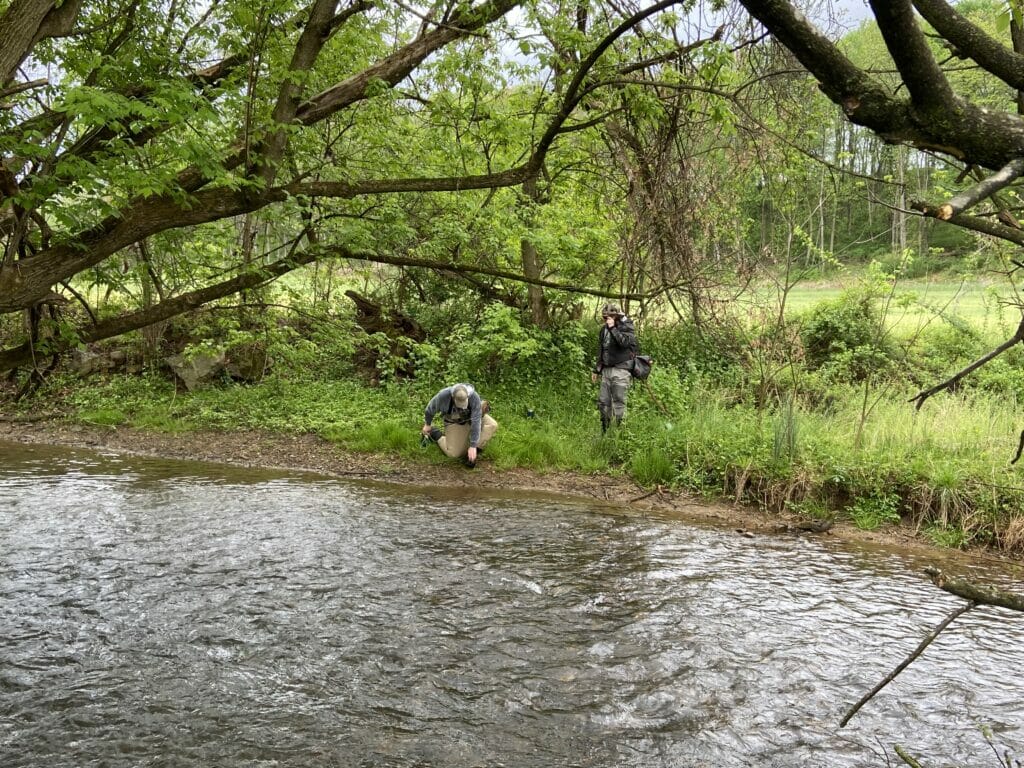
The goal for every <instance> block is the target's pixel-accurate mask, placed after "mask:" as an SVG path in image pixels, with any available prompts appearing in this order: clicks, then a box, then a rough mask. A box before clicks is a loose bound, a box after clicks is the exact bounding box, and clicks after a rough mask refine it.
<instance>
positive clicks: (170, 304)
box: [0, 252, 354, 372]
mask: <svg viewBox="0 0 1024 768" xmlns="http://www.w3.org/2000/svg"><path fill="white" fill-rule="evenodd" d="M353 255H354V254H353ZM322 256H323V254H322V253H316V254H314V253H312V252H306V253H302V254H299V255H296V256H289V257H287V258H283V259H279V260H278V261H276V262H274V263H273V264H268V265H267V266H264V267H259V268H255V269H251V270H249V271H248V272H244V273H242V274H240V275H237V276H235V277H233V278H231V279H230V280H225V281H223V282H220V283H217V284H215V285H210V286H207V287H205V288H200V289H198V290H195V291H190V292H189V293H183V294H181V295H180V296H175V297H174V298H171V299H167V300H165V301H161V302H159V303H158V304H154V305H152V306H150V307H146V308H145V309H141V310H139V311H137V312H129V313H128V314H125V315H120V316H118V317H112V318H108V319H105V320H101V321H99V322H98V323H96V324H95V325H92V326H90V327H88V328H86V329H84V330H82V331H80V332H79V334H78V338H77V339H76V340H75V341H76V342H77V343H84V344H88V343H90V342H94V341H102V340H103V339H109V338H113V337H114V336H120V335H121V334H123V333H128V332H129V331H136V330H138V329H140V328H145V327H146V326H149V325H153V323H157V322H160V321H161V320H167V319H169V318H172V317H177V316H178V315H180V314H183V313H185V312H188V311H189V310H192V309H196V308H197V307H200V306H202V305H203V304H206V303H207V302H210V301H214V300H215V299H220V298H223V297H224V296H230V295H232V294H235V293H239V292H240V291H244V290H250V289H252V288H256V287H259V286H261V285H264V284H265V283H269V282H271V281H272V280H274V279H276V278H278V277H280V276H281V275H284V274H287V273H288V272H291V271H292V270H293V269H296V268H297V267H300V266H302V265H303V264H309V263H311V262H313V261H315V260H316V259H318V258H320V257H322ZM47 343H48V346H47V349H46V354H48V355H49V354H58V353H61V352H65V351H67V350H68V349H70V348H71V346H73V344H72V343H71V342H69V341H66V340H63V339H49V340H47ZM36 353H37V350H36V349H35V348H34V346H33V344H31V343H29V342H26V343H25V344H21V345H20V346H17V347H11V348H9V349H5V350H3V351H0V372H2V371H10V370H13V369H14V368H21V367H24V366H27V365H30V364H32V362H33V360H34V358H35V356H36Z"/></svg>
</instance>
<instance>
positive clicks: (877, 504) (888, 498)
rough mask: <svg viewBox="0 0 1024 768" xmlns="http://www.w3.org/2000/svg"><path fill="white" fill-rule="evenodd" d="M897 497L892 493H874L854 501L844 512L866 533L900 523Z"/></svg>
mask: <svg viewBox="0 0 1024 768" xmlns="http://www.w3.org/2000/svg"><path fill="white" fill-rule="evenodd" d="M899 504H900V499H899V496H898V495H896V494H894V493H881V492H879V493H876V494H872V495H870V496H863V497H861V498H858V499H856V500H855V501H854V502H853V503H852V504H850V506H849V507H847V509H846V512H847V514H849V515H850V519H852V520H853V523H854V525H856V526H857V527H858V528H860V529H862V530H866V531H873V530H874V529H876V528H878V527H880V526H882V525H885V524H893V523H899V522H900V514H899Z"/></svg>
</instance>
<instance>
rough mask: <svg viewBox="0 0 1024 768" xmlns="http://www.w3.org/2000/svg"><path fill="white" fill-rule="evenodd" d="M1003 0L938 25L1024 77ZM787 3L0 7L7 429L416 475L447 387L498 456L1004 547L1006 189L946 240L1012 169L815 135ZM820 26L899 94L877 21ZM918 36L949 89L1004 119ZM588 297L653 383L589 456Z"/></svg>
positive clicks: (1011, 95) (993, 98)
mask: <svg viewBox="0 0 1024 768" xmlns="http://www.w3.org/2000/svg"><path fill="white" fill-rule="evenodd" d="M872 5H873V6H879V5H880V4H877V3H875V4H872ZM892 5H893V6H894V7H895V6H903V5H906V7H907V8H908V9H909V8H910V3H909V2H908V3H905V4H904V3H893V4H892ZM915 5H916V6H918V11H919V13H921V14H925V13H926V11H925V9H924V8H923V6H942V7H943V8H942V9H940V10H942V12H944V13H945V12H946V11H945V10H943V9H950V6H947V5H946V4H945V3H933V2H928V3H925V2H922V3H916V4H915ZM1017 5H1018V4H1017V3H1010V4H1007V3H1005V2H1002V0H967V1H965V2H961V3H959V4H957V5H956V8H955V12H954V11H951V12H952V13H955V18H956V19H963V20H965V21H966V22H968V23H969V24H971V25H973V26H974V28H977V29H980V30H982V31H983V32H985V33H986V34H987V35H988V36H990V38H991V39H992V40H997V41H1003V42H1001V43H1000V45H1004V46H1005V48H1006V51H1007V52H1012V51H1016V50H1018V47H1017V46H1018V44H1019V43H1020V41H1021V40H1024V34H1022V33H1021V31H1020V30H1021V26H1020V15H1019V8H1018V7H1017ZM782 6H786V7H788V6H789V4H788V3H757V2H747V3H736V4H728V3H720V2H668V1H666V2H660V3H634V2H577V1H573V2H568V1H566V2H510V1H504V2H501V1H497V0H495V1H493V2H477V3H471V2H447V3H446V2H438V3H391V2H387V3H381V2H358V1H356V0H351V1H350V2H337V1H336V0H331V1H327V0H314V2H312V3H311V4H310V5H308V6H306V5H303V4H301V3H295V2H293V0H276V1H274V2H259V3H252V2H247V3H240V2H236V1H235V0H223V1H222V2H212V3H192V2H174V3H170V4H166V3H159V2H150V1H149V0H128V1H127V2H121V0H81V1H80V2H79V1H78V0H68V1H66V2H65V3H63V4H62V5H60V6H57V5H55V4H54V3H48V2H40V0H0V43H3V44H2V45H0V50H2V51H3V53H2V54H0V77H2V79H0V238H2V239H0V243H2V246H3V248H4V252H3V261H2V263H0V312H2V313H4V314H2V315H0V371H3V372H4V373H5V375H6V385H5V386H6V389H5V392H4V397H5V399H6V401H7V406H6V407H7V410H8V411H9V412H10V413H12V414H17V413H21V414H23V415H24V414H34V415H36V416H38V415H39V414H58V413H59V414H61V415H69V416H71V417H73V418H76V419H79V420H82V421H86V422H91V423H98V424H107V425H121V424H130V425H134V426H139V427H143V428H148V429H157V430H181V429H195V428H224V429H234V428H261V429H272V430H284V431H299V432H314V433H316V434H319V435H321V436H323V437H325V438H327V439H329V440H333V441H337V442H339V443H341V444H342V445H344V446H346V447H348V448H351V449H355V450H361V451H371V452H398V453H402V454H406V455H422V456H423V459H424V460H438V459H436V458H435V457H434V455H433V454H429V455H428V454H421V453H420V448H419V440H418V438H419V433H418V426H419V424H420V421H421V418H422V408H423V405H424V404H425V402H426V400H427V399H429V397H430V396H431V395H432V394H433V393H434V392H436V391H437V389H438V388H439V387H441V386H444V385H446V384H450V383H452V382H454V381H460V380H466V381H471V382H473V383H474V384H475V385H476V386H477V388H478V389H480V390H481V391H482V392H483V393H484V396H485V397H488V398H489V399H490V400H491V402H492V404H493V407H494V415H495V417H496V418H497V419H498V420H499V422H501V423H502V430H501V431H500V432H499V434H498V436H497V437H496V438H495V440H494V442H493V443H492V447H489V449H488V461H493V462H494V464H495V465H497V466H499V467H517V466H527V467H532V468H537V469H567V470H577V471H584V472H598V471H600V472H609V471H610V472H625V473H628V474H629V475H630V476H631V477H633V478H634V479H635V480H636V481H637V482H638V483H640V484H641V485H644V486H647V487H654V486H657V485H664V486H673V487H682V488H688V489H691V490H694V491H698V492H701V493H706V494H708V495H710V496H714V497H722V496H725V497H727V498H734V499H736V500H741V501H749V502H753V503H756V504H760V505H762V506H764V507H765V508H768V509H771V510H774V511H788V512H795V513H799V514H802V515H805V516H810V517H831V516H835V515H843V516H847V517H849V518H851V519H852V520H854V521H855V522H856V524H857V525H860V526H862V527H868V528H869V527H875V526H878V525H882V524H885V523H892V522H899V521H901V520H903V521H904V522H912V523H913V524H914V525H916V526H918V527H919V528H920V529H921V530H922V531H923V532H924V533H926V535H928V536H929V537H930V538H931V539H932V540H933V541H935V542H937V543H940V544H945V545H950V546H966V545H968V544H971V543H984V544H993V545H996V546H1000V547H1003V548H1006V549H1010V550H1018V551H1020V550H1021V549H1024V517H1021V516H1020V512H1019V510H1020V509H1022V508H1024V504H1022V502H1024V483H1022V482H1021V480H1020V479H1019V477H1018V471H1017V470H1016V468H1015V465H1014V464H1011V463H1010V462H1011V459H1013V458H1014V451H1015V449H1016V447H1017V442H1018V440H1017V435H1018V433H1019V432H1020V428H1021V426H1022V420H1021V418H1020V416H1019V414H1018V408H1019V402H1020V400H1021V399H1022V398H1024V370H1022V368H1021V350H1020V345H1019V344H1017V343H1016V342H1019V341H1020V338H1019V337H1015V336H1014V329H1017V328H1018V324H1019V323H1020V322H1021V313H1020V310H1019V307H1020V303H1019V297H1018V295H1017V291H1016V286H1015V280H1014V278H1015V272H1016V270H1017V269H1018V266H1019V265H1018V263H1017V262H1016V261H1014V259H1015V258H1017V257H1016V256H1015V249H1016V248H1017V247H1018V242H1015V241H1014V237H1016V236H1012V235H1011V236H1007V235H1006V232H1003V231H1002V230H1000V231H999V232H996V233H995V234H996V236H993V232H992V231H990V230H991V229H992V227H993V226H1002V227H1003V229H1006V230H1009V229H1015V230H1019V229H1020V228H1019V226H1018V225H1017V224H1016V218H1015V217H1016V210H1017V209H1018V207H1019V199H1018V195H1017V193H1016V192H1015V191H1014V188H1013V186H1012V184H1005V185H1002V186H1000V187H999V188H998V189H997V190H993V191H992V193H991V194H986V195H983V196H982V197H983V198H984V200H985V201H986V202H985V205H986V206H988V207H987V208H986V209H985V210H984V211H978V212H977V213H976V217H977V218H978V220H979V221H980V222H990V223H991V222H995V223H994V224H982V223H978V224H977V225H976V226H969V224H970V222H971V221H973V219H971V220H967V219H965V218H964V217H963V216H961V210H962V209H963V207H964V206H962V205H954V206H953V208H954V209H955V210H954V214H953V216H952V217H950V216H945V215H937V214H936V213H935V210H934V205H935V204H938V203H942V202H945V201H947V200H950V199H951V198H952V199H953V201H954V202H955V201H956V200H959V199H960V198H958V197H957V195H958V194H964V192H963V191H964V190H965V189H966V190H967V191H968V193H969V192H970V190H971V188H972V185H974V184H978V185H981V184H984V183H986V178H987V176H986V174H987V173H988V172H989V170H998V169H999V167H1000V165H999V164H993V163H992V162H988V159H987V158H986V157H984V156H983V155H984V148H985V141H984V140H982V141H981V142H980V143H979V145H980V146H981V147H982V149H981V150H979V158H980V159H979V160H978V161H977V162H975V161H973V160H972V156H971V154H970V151H969V150H964V151H962V152H961V151H960V150H955V151H951V150H949V149H948V147H946V146H945V145H940V143H939V142H938V141H937V139H935V138H933V137H930V136H924V135H923V133H922V132H921V131H920V130H917V129H915V131H916V132H915V131H912V130H911V129H909V128H908V129H907V130H906V132H905V133H899V132H897V131H895V130H887V129H880V128H879V127H878V125H876V124H864V121H863V120H861V118H860V117H859V116H858V115H857V114H854V113H855V112H856V110H857V109H858V108H859V107H858V106H850V105H848V104H844V107H843V108H840V107H838V106H837V98H836V97H834V96H833V94H832V93H831V92H830V90H829V86H828V84H827V83H825V82H824V79H823V77H822V75H821V74H820V73H818V72H813V71H809V69H810V70H813V65H810V64H808V61H807V56H808V55H809V54H806V53H805V54H804V55H803V56H801V50H804V49H801V47H800V45H799V41H797V42H796V43H794V42H793V40H792V39H791V38H788V37H787V36H786V33H785V30H784V29H782V27H781V26H780V27H779V28H775V27H773V26H772V24H773V22H772V20H771V19H770V18H768V16H767V15H762V16H760V17H759V18H760V21H759V20H755V18H753V17H752V16H751V15H750V14H751V13H753V14H755V15H757V14H758V13H759V12H762V11H763V14H768V13H769V12H775V9H776V7H782ZM803 7H804V8H805V10H806V12H807V15H808V18H809V19H810V20H811V21H812V22H813V24H814V25H816V26H817V28H818V29H820V30H821V31H822V33H823V35H824V36H825V37H827V39H828V40H830V41H832V43H834V46H835V50H836V51H837V52H838V54H837V55H841V56H842V57H844V58H843V59H842V60H843V61H845V62H848V63H849V65H850V67H852V68H855V70H856V72H859V73H863V76H864V77H868V78H870V80H871V83H872V87H877V88H878V89H881V90H882V91H884V92H885V93H887V94H889V95H890V96H891V98H901V97H902V96H905V95H906V93H907V91H908V90H909V91H910V92H911V93H912V99H911V101H913V102H915V105H916V106H920V105H917V104H916V101H917V98H918V97H917V93H918V92H917V91H916V90H915V84H914V83H913V82H912V81H911V80H910V78H909V76H908V75H907V69H908V68H905V67H904V66H903V64H902V62H900V61H898V60H895V61H894V59H893V53H892V52H891V51H892V50H893V46H892V45H891V44H888V45H887V43H886V33H885V30H886V27H885V24H886V23H887V21H888V20H887V19H883V18H882V16H881V15H880V14H881V12H880V11H876V14H878V18H877V19H876V18H875V17H874V16H871V15H868V16H867V17H866V18H864V19H860V18H850V17H848V16H844V15H843V14H842V13H841V12H840V11H839V10H837V9H836V8H833V7H832V5H831V4H830V3H827V2H815V3H804V4H803ZM766 9H767V10H766ZM748 11H749V13H748ZM780 18H781V17H780ZM950 18H953V17H950ZM779 23H780V24H782V23H783V22H779ZM794 23H795V22H794ZM762 24H764V25H766V26H767V27H768V28H769V31H771V32H772V33H773V34H772V35H769V34H768V33H767V32H766V27H765V26H763V25H762ZM919 24H920V26H921V29H922V30H924V32H925V34H922V37H921V40H922V41H924V42H923V43H922V45H923V46H926V51H927V55H929V56H930V57H931V58H932V60H933V61H934V63H935V66H936V67H938V68H941V70H942V75H943V77H944V78H945V81H946V83H947V84H948V87H949V88H950V89H951V91H952V92H955V93H963V94H969V95H970V100H971V104H972V105H973V106H975V107H977V108H978V109H979V110H981V112H982V113H984V114H1000V115H1006V116H1014V117H1015V116H1016V115H1015V113H1017V112H1018V111H1019V110H1018V102H1020V103H1022V104H1024V101H1021V97H1020V95H1019V94H1020V91H1019V90H1017V88H1018V86H1017V85H1015V84H1013V83H1008V82H1007V81H1006V79H1005V78H1002V79H1001V78H1000V77H998V76H996V75H994V74H993V73H992V72H991V71H990V70H991V67H983V66H979V64H978V63H977V61H976V60H975V59H972V58H971V57H969V56H968V55H967V54H966V53H965V52H964V49H963V48H962V47H958V46H956V45H954V44H953V43H951V42H950V37H949V35H948V34H946V33H945V32H943V33H942V34H938V33H937V32H936V31H935V30H934V29H933V27H932V26H931V24H930V22H928V21H925V20H924V19H920V20H919ZM780 41H781V42H780ZM908 47H910V46H908ZM806 50H810V49H806ZM922 55H924V54H923V53H922ZM897 58H898V57H897ZM844 66H846V65H845V64H844ZM864 103H867V100H865V102H864ZM844 110H845V112H844ZM919 111H920V110H919ZM929 119H931V120H933V122H935V123H937V124H941V123H942V120H941V119H938V118H935V117H931V118H929ZM868 122H870V120H868ZM951 130H952V129H951ZM1017 130H1018V129H1017V128H1016V127H1014V126H1011V127H1010V128H1007V129H1006V135H1008V136H1011V137H1012V136H1016V135H1017V134H1016V133H1014V131H1017ZM991 135H993V136H994V134H991ZM990 143H991V144H992V145H993V147H994V146H995V145H996V144H997V143H998V142H996V141H995V140H994V139H993V140H992V141H991V142H990ZM1018 145H1019V146H1024V144H1020V143H1019V144H1018ZM936 147H939V148H938V149H936ZM954 149H955V148H954ZM992 154H993V155H995V154H996V152H995V149H994V148H993V149H992ZM986 163H987V166H986ZM982 168H987V170H984V171H983V170H981V169H982ZM1019 173H1020V171H1019V170H1018V171H1017V174H1016V175H1019ZM1016 175H1014V176H1013V177H1012V178H1011V180H1010V181H1011V182H1012V181H1015V180H1016ZM986 191H988V189H987V188H986ZM997 192H998V194H997ZM977 202H978V201H977V200H974V201H973V202H972V203H971V205H974V204H976V203H977ZM958 217H959V219H958ZM943 218H946V219H950V218H952V220H951V221H941V220H940V219H943ZM957 224H959V225H960V226H957ZM607 299H612V300H615V301H617V302H620V303H622V304H623V305H624V307H625V308H626V310H627V312H628V313H629V314H630V315H631V316H632V317H633V318H634V319H635V320H636V322H637V324H638V328H639V331H640V338H641V343H642V346H643V351H644V352H646V353H648V354H651V355H652V356H653V357H654V359H655V361H656V363H655V371H654V373H653V374H652V376H651V378H650V380H649V381H648V382H646V383H644V384H643V385H641V384H639V383H636V384H635V386H634V388H633V391H632V394H631V398H630V404H629V407H630V412H629V416H628V418H627V420H626V422H625V423H624V425H623V427H622V428H621V429H619V430H616V431H613V432H612V433H611V434H610V435H609V436H606V437H602V436H601V434H600V429H599V420H598V415H597V411H596V408H595V405H594V398H595V396H596V390H595V388H594V387H593V386H592V385H591V384H590V379H589V373H590V369H591V367H592V365H593V358H594V355H595V352H596V350H595V344H596V332H597V327H598V309H599V307H600V306H601V305H602V304H603V303H604V301H605V300H607ZM1006 339H1010V340H1011V342H1014V343H1011V344H1008V345H1006V347H1005V349H1004V350H1002V351H1004V352H1005V353H1004V354H1001V355H999V356H998V357H995V358H993V359H991V360H989V361H987V362H986V364H985V365H984V366H982V367H979V368H978V369H977V370H975V371H973V372H972V373H971V375H969V376H964V377H963V378H960V379H957V380H956V381H952V382H951V383H949V386H947V387H945V389H949V390H951V391H950V392H948V393H943V394H941V395H940V396H938V397H936V398H935V399H933V400H932V399H929V398H930V396H931V394H933V393H931V392H928V389H927V388H929V387H931V386H932V385H935V384H937V383H938V382H941V381H942V380H943V379H945V378H946V377H947V376H948V375H950V374H952V373H953V372H955V371H958V370H960V369H962V368H964V366H966V365H967V364H968V363H970V362H971V361H972V360H975V359H977V358H979V357H981V356H983V355H985V354H986V353H987V352H988V351H989V350H991V349H994V348H998V346H999V345H1000V344H1002V343H1003V342H1004V340H1006ZM922 395H924V396H922ZM914 400H916V401H917V408H915V405H914V403H913V401H914ZM925 400H927V402H925Z"/></svg>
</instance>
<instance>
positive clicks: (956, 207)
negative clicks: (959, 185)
mask: <svg viewBox="0 0 1024 768" xmlns="http://www.w3.org/2000/svg"><path fill="white" fill-rule="evenodd" d="M1022 173H1024V157H1016V158H1014V159H1013V160H1011V161H1010V162H1009V163H1007V164H1006V165H1004V166H1003V167H1002V168H1001V169H1000V170H998V171H996V172H995V173H993V174H992V175H991V176H989V177H988V178H986V179H982V180H981V181H980V182H979V183H977V184H975V185H974V186H973V187H971V188H970V189H965V190H964V191H963V192H961V193H960V194H958V195H956V196H955V197H953V198H952V199H950V201H949V202H947V203H943V204H942V205H940V206H939V207H938V208H929V209H926V210H924V211H923V213H925V214H926V215H929V216H934V217H935V218H937V219H942V220H943V221H949V220H950V219H952V218H953V217H954V216H956V215H957V214H959V213H963V212H964V211H966V210H968V209H970V208H972V207H974V206H975V205H977V204H978V203H980V202H981V201H982V200H984V199H985V198H986V197H990V196H992V195H994V194H995V193H996V192H998V191H999V190H1001V189H1003V188H1004V187H1007V186H1009V185H1010V184H1012V183H1013V182H1015V181H1016V180H1017V179H1019V178H1020V176H1021V174H1022Z"/></svg>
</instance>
